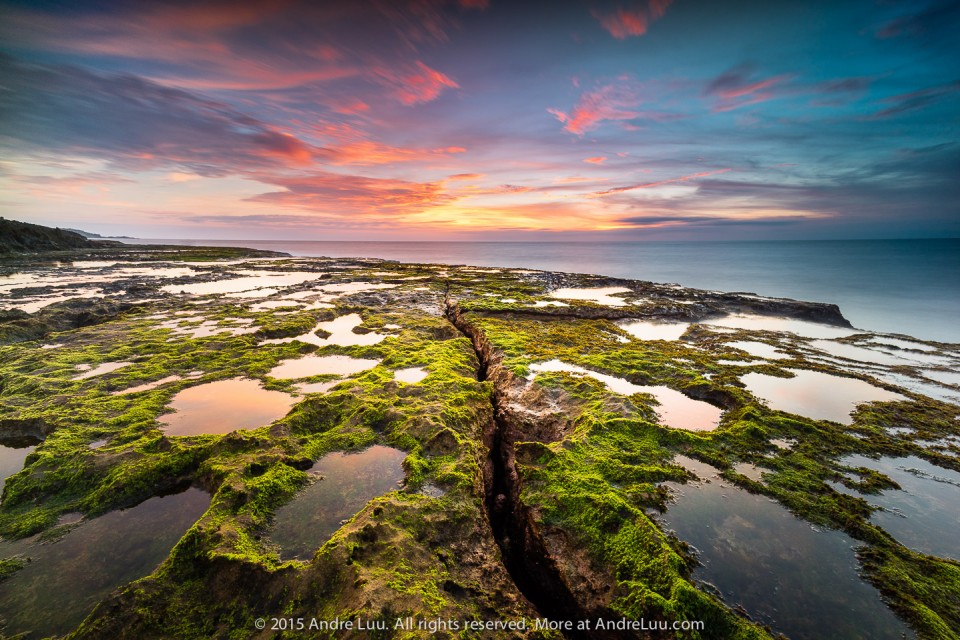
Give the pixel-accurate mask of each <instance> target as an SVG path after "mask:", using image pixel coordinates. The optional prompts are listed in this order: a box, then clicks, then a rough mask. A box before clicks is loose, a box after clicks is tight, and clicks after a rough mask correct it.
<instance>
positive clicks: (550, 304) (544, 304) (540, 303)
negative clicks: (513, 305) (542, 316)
mask: <svg viewBox="0 0 960 640" xmlns="http://www.w3.org/2000/svg"><path fill="white" fill-rule="evenodd" d="M531 306H534V307H569V306H570V305H568V304H567V303H566V302H559V301H555V300H537V301H536V302H534V303H533V305H531Z"/></svg>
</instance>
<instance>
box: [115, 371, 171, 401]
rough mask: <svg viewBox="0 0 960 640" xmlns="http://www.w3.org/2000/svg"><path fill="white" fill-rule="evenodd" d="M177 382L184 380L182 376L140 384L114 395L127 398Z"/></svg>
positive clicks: (116, 392)
mask: <svg viewBox="0 0 960 640" xmlns="http://www.w3.org/2000/svg"><path fill="white" fill-rule="evenodd" d="M177 380H183V378H181V377H180V376H167V377H166V378H160V379H159V380H154V381H153V382H145V383H143V384H138V385H137V386H135V387H129V388H127V389H121V390H120V391H114V392H113V394H112V395H115V396H125V395H127V394H129V393H139V392H141V391H150V390H151V389H156V388H157V387H160V386H163V385H165V384H167V383H170V382H176V381H177Z"/></svg>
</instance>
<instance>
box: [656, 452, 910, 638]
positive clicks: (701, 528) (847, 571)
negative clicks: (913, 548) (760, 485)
mask: <svg viewBox="0 0 960 640" xmlns="http://www.w3.org/2000/svg"><path fill="white" fill-rule="evenodd" d="M676 461H677V462H678V463H679V464H681V465H683V466H684V467H686V468H687V469H690V470H691V471H693V472H694V473H696V474H697V475H698V476H699V477H700V478H702V479H708V480H710V482H708V483H699V484H686V485H680V484H676V483H667V486H668V487H669V488H670V489H671V491H672V492H673V493H674V494H675V495H676V496H677V499H676V502H675V503H674V504H672V505H670V507H669V509H668V510H667V512H666V514H664V515H663V516H662V517H661V518H660V519H661V521H662V522H663V525H664V528H665V529H672V530H674V531H675V532H676V533H677V535H678V537H679V538H680V539H682V540H685V541H686V542H688V543H690V544H691V545H693V546H694V547H695V548H696V549H697V551H698V557H699V559H700V561H701V562H702V563H703V566H702V567H700V568H698V569H697V570H696V572H695V573H694V577H695V579H697V580H698V581H701V582H708V583H710V584H713V585H714V586H715V587H717V589H719V590H720V592H721V593H722V594H723V598H724V600H725V601H726V602H727V604H729V605H731V606H735V605H737V604H741V605H743V607H744V608H745V609H746V610H747V612H748V613H749V614H750V615H751V616H752V617H754V618H755V619H757V620H759V621H760V622H762V623H764V624H769V625H770V626H771V627H773V628H774V630H776V631H778V632H780V633H784V634H786V635H787V636H788V637H790V638H794V639H804V638H810V639H814V638H816V639H821V638H826V637H831V638H873V639H885V638H891V639H893V638H901V634H904V633H906V634H907V636H908V637H909V636H910V635H911V634H910V632H909V629H908V628H907V627H906V625H905V624H904V623H903V622H901V621H900V620H899V619H898V618H897V617H896V616H895V615H894V614H893V613H892V612H891V611H890V610H889V609H888V608H887V607H886V605H884V604H883V601H882V600H881V599H880V594H879V592H877V590H876V589H875V588H874V587H872V586H871V585H869V584H867V583H866V582H864V581H863V580H862V579H861V578H860V577H859V575H858V574H857V562H856V558H855V556H854V546H855V545H856V542H855V541H854V540H853V539H851V538H850V537H848V536H847V535H845V534H843V533H840V532H838V531H830V530H820V529H817V528H815V527H813V526H811V525H810V524H809V523H807V522H804V521H803V520H800V519H799V518H797V517H795V516H794V515H793V514H791V513H790V512H789V511H787V510H786V509H785V508H783V507H782V506H780V505H779V504H777V503H776V502H773V501H772V500H770V499H769V498H767V497H764V496H760V495H754V494H751V493H748V492H746V491H743V490H741V489H738V488H736V487H734V486H732V485H730V484H729V483H728V482H726V481H724V480H722V479H720V478H719V476H718V472H717V470H716V469H714V468H713V467H711V466H709V465H706V464H704V463H702V462H699V461H697V460H693V459H691V458H687V457H684V456H678V457H677V459H676Z"/></svg>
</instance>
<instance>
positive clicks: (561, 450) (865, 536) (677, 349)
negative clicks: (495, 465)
mask: <svg viewBox="0 0 960 640" xmlns="http://www.w3.org/2000/svg"><path fill="white" fill-rule="evenodd" d="M470 321H471V322H473V323H475V324H476V325H477V326H478V327H480V328H481V329H482V330H483V331H484V333H485V335H486V336H487V338H488V339H489V340H490V342H491V343H492V344H493V345H494V346H495V348H497V349H498V350H501V351H502V353H503V364H504V366H505V367H506V368H508V369H510V370H511V371H512V372H513V373H514V374H518V375H526V374H528V372H529V364H530V363H532V362H536V361H542V360H547V359H552V358H558V359H561V360H563V361H565V362H569V363H571V364H577V365H580V366H584V367H587V368H591V369H594V370H597V371H602V372H605V373H610V374H613V375H618V376H622V377H624V378H626V379H628V380H630V381H632V382H636V383H640V384H666V385H668V386H671V387H673V388H675V389H677V390H680V391H683V390H687V391H688V392H689V391H690V390H691V389H693V390H696V389H698V388H700V389H703V388H706V389H707V390H712V391H714V392H715V396H716V397H720V398H722V399H723V401H724V404H725V405H726V407H725V408H726V409H727V410H726V413H725V415H724V418H723V421H722V423H721V426H720V428H718V429H717V430H716V431H713V432H708V433H689V432H683V431H681V430H674V429H666V428H663V427H660V426H658V425H655V424H651V420H650V419H651V416H650V411H649V407H644V406H643V404H644V403H643V401H642V400H643V396H637V397H635V398H629V399H626V400H625V401H619V402H616V403H613V404H611V402H610V399H611V397H615V394H611V393H610V392H608V391H605V390H604V388H603V385H602V384H600V383H597V382H596V381H592V380H590V379H587V378H581V377H573V376H569V375H567V374H548V373H541V374H539V375H538V376H537V383H538V384H542V385H547V386H551V385H559V386H560V387H562V388H563V389H564V390H565V391H566V392H567V393H568V394H569V395H570V396H571V397H574V398H579V399H580V400H581V401H586V402H585V404H584V405H583V408H582V409H581V410H580V413H579V415H578V417H577V418H576V420H575V424H576V428H575V429H574V430H573V431H572V433H570V434H569V435H567V438H566V439H565V440H564V441H563V442H562V443H554V444H550V445H548V450H549V451H550V454H549V455H546V456H541V458H540V459H539V461H538V462H539V464H530V465H521V469H522V471H523V478H524V482H525V484H524V487H525V488H524V495H523V500H524V502H525V503H527V504H530V505H534V506H535V507H536V509H538V510H539V512H540V515H541V517H542V518H543V521H544V523H546V524H548V525H555V526H561V527H562V528H564V529H565V530H567V531H569V532H571V533H573V534H574V535H575V536H577V539H578V540H581V541H583V542H584V543H585V544H586V545H587V546H588V547H589V548H590V549H591V551H592V552H593V553H594V554H595V557H597V558H603V559H604V562H605V563H607V565H608V566H611V567H616V569H617V571H622V570H623V560H622V558H621V557H620V556H618V555H616V554H615V553H613V552H612V551H611V549H610V547H609V545H610V544H611V542H610V541H611V539H615V538H616V536H611V535H610V534H609V532H608V531H605V530H603V527H604V526H606V525H609V526H610V527H612V529H613V530H619V528H622V527H623V526H625V523H630V524H631V526H636V525H635V524H634V523H635V522H637V521H638V518H640V517H644V518H645V516H644V515H643V514H642V512H641V511H639V509H642V508H643V507H644V506H647V507H650V506H654V507H656V506H658V505H657V504H655V503H657V502H659V500H662V497H661V496H657V495H656V494H655V493H653V492H651V491H650V488H651V487H652V486H654V483H655V482H657V481H658V480H657V479H654V478H653V477H651V476H656V475H657V472H654V473H652V474H651V475H648V476H646V478H645V477H644V473H650V472H649V470H648V469H644V470H643V471H639V470H636V469H629V472H633V473H635V474H636V475H635V476H633V478H631V479H632V480H633V483H631V484H628V485H627V486H623V483H624V482H625V480H624V477H625V474H627V475H628V476H629V475H630V473H628V471H627V470H625V468H624V466H623V465H622V464H621V463H619V462H618V460H619V459H620V457H621V456H622V455H623V452H624V451H630V452H631V453H632V449H631V448H630V447H631V445H632V443H631V442H630V440H631V438H627V442H624V441H623V440H620V441H617V440H616V439H611V438H610V434H611V433H613V432H616V430H617V429H618V428H624V427H625V426H627V425H628V427H627V433H640V432H641V431H642V430H643V429H648V430H651V429H652V430H653V432H655V433H656V436H655V437H653V438H650V437H649V432H646V433H644V436H646V438H645V439H644V440H642V444H641V445H640V446H641V448H645V449H646V452H645V455H646V456H647V459H648V460H652V461H653V462H655V463H656V462H657V461H659V462H663V461H664V460H667V461H668V460H669V459H670V458H672V456H673V454H674V453H684V454H686V455H692V456H694V457H696V458H699V459H701V460H703V461H705V462H708V463H710V464H713V465H715V466H718V467H719V468H720V469H722V470H725V471H724V477H726V478H727V479H728V480H731V481H733V482H735V483H737V484H738V485H740V486H741V487H743V488H745V489H747V490H749V491H752V492H758V493H764V494H766V495H769V496H771V497H773V498H775V499H777V500H778V501H779V502H780V503H781V504H783V505H784V506H786V507H788V508H789V509H790V510H791V511H793V512H794V513H795V514H797V515H799V516H801V517H803V518H805V519H807V520H810V521H811V522H814V523H817V524H821V525H825V526H829V527H833V528H838V529H841V530H843V531H845V532H846V533H848V534H850V535H851V536H853V537H854V538H856V539H858V540H860V541H862V542H864V543H866V544H868V545H869V546H868V547H866V552H865V554H864V557H865V558H867V557H869V558H871V561H869V562H867V561H864V562H863V567H864V569H865V574H866V576H867V578H868V579H870V581H871V582H873V583H874V584H875V585H876V586H877V587H878V588H879V589H880V590H881V592H882V593H883V595H884V596H885V597H886V598H887V599H888V600H889V601H890V602H891V604H892V606H893V607H894V608H895V609H896V610H897V611H898V612H899V613H900V614H901V615H903V617H904V618H906V619H907V620H908V621H910V622H911V623H912V624H913V625H914V627H915V629H917V631H918V632H919V634H920V635H921V637H930V638H938V637H956V634H957V633H958V629H960V626H958V625H957V621H956V615H955V611H956V602H957V598H958V597H960V584H958V583H957V582H956V580H955V578H954V576H955V575H956V574H955V572H956V570H957V568H958V563H956V562H954V561H952V560H948V559H942V558H934V557H929V556H923V555H921V554H916V553H914V552H911V551H909V550H906V549H904V548H903V547H902V546H900V545H899V544H898V543H897V542H896V541H895V540H894V539H893V538H891V537H890V536H889V535H888V534H887V533H886V532H884V531H883V530H882V529H880V528H879V527H877V526H875V525H873V524H871V523H870V522H869V517H870V513H871V511H872V510H871V508H870V507H869V505H868V504H867V503H866V501H865V500H863V499H861V498H857V497H853V496H848V495H845V494H841V493H839V492H837V491H835V490H833V489H832V488H831V487H830V486H829V485H827V484H826V481H828V480H834V481H838V480H841V479H842V478H843V475H842V473H843V471H846V470H847V469H846V468H845V467H843V466H842V465H840V463H839V462H838V461H839V460H840V459H841V458H842V457H843V456H844V455H847V454H851V453H864V454H867V455H893V456H898V455H899V456H902V455H910V454H914V455H919V456H921V457H923V458H925V459H927V460H929V461H931V462H933V463H935V464H940V465H941V466H944V467H947V468H953V469H956V468H957V465H958V462H957V459H956V458H954V457H952V456H949V455H945V454H944V453H942V452H938V451H935V450H930V449H928V448H925V447H921V446H919V445H917V444H915V443H914V442H913V440H921V439H923V438H932V437H942V436H943V435H948V434H956V433H957V432H958V425H957V423H956V420H955V417H956V415H957V409H956V407H954V406H952V405H948V404H945V403H942V402H937V401H935V400H930V399H928V398H925V397H923V396H917V395H914V394H908V395H912V396H913V397H912V398H911V399H909V400H906V401H900V402H883V403H867V404H864V405H861V406H860V407H859V409H858V410H857V411H856V412H854V415H853V423H852V425H850V426H843V425H838V424H836V423H832V422H828V421H816V420H810V419H807V418H803V417H802V416H794V415H791V414H785V413H781V412H777V411H772V410H769V409H767V408H766V407H765V406H763V405H762V404H759V403H757V402H756V400H755V399H753V398H752V396H750V394H749V393H747V392H746V391H745V390H744V389H743V388H742V387H739V386H736V385H735V382H734V381H735V379H736V378H737V377H738V376H739V375H740V374H741V373H742V372H741V371H737V372H736V373H735V374H732V372H730V369H729V368H728V367H723V365H719V364H717V357H718V356H717V355H715V354H713V353H703V352H700V351H698V350H696V349H692V348H691V347H690V346H688V345H686V344H683V342H682V341H678V342H673V343H669V342H662V341H660V342H657V343H656V344H655V346H653V345H652V343H650V342H644V341H632V342H630V343H622V344H621V343H619V342H616V341H614V340H612V339H611V335H612V331H615V329H613V328H612V327H611V324H610V322H609V321H608V320H604V319H600V320H567V321H564V322H563V323H560V322H557V321H556V320H555V319H551V318H532V317H530V316H521V315H509V314H508V315H503V314H497V315H495V316H488V315H483V314H472V315H471V317H470ZM746 335H749V334H745V335H743V336H741V335H738V336H737V337H738V338H740V337H746ZM725 339H729V337H727V336H725ZM724 355H725V354H724ZM678 361H679V362H678ZM782 364H794V365H795V364H796V362H795V361H793V360H790V361H787V362H785V363H779V362H778V363H777V364H775V365H766V366H765V367H764V369H765V371H764V372H767V373H772V374H774V375H777V374H779V375H784V374H783V373H781V371H782V369H781V365H782ZM804 367H805V368H814V369H817V368H819V369H821V370H825V371H827V372H829V373H834V374H836V373H838V370H837V369H836V368H835V367H832V366H825V365H821V366H809V364H807V363H804ZM713 372H720V373H721V374H720V375H715V376H713V378H712V379H710V380H708V379H706V378H705V377H704V376H703V374H704V373H713ZM861 376H862V374H861V375H858V376H857V377H861ZM637 400H640V402H639V403H638V402H637ZM611 406H613V407H618V408H619V411H618V412H615V413H613V414H611V413H609V408H610V407H611ZM890 426H911V427H914V428H915V433H914V436H913V437H912V438H911V439H909V440H907V439H903V438H899V437H893V436H890V435H889V434H888V433H887V432H886V431H885V430H884V427H890ZM634 437H635V436H634ZM784 437H789V438H793V439H796V440H797V442H798V444H797V445H796V446H794V447H793V449H792V450H791V451H787V452H781V451H779V450H778V449H777V448H776V447H774V446H773V445H771V444H770V443H769V441H770V440H771V439H774V438H784ZM608 440H610V441H611V442H609V443H608ZM613 442H615V443H616V444H615V445H613V444H612V443H613ZM638 444H640V443H638ZM540 446H542V445H540ZM623 447H628V448H626V449H624V448H623ZM605 448H606V449H607V450H604V449H605ZM771 451H772V452H773V455H772V456H771ZM627 455H628V457H629V456H630V455H631V454H627ZM599 461H602V462H599ZM738 461H747V462H752V463H755V464H759V465H761V467H762V469H763V471H764V472H765V475H764V478H763V482H757V481H754V480H750V479H749V478H746V477H745V476H742V475H740V474H737V473H735V472H733V471H732V465H733V464H734V463H735V462H738ZM659 471H660V472H662V473H663V474H667V473H669V470H668V469H667V468H663V469H660V470H659ZM865 475H866V484H863V483H861V484H860V485H859V487H858V488H860V489H862V490H864V491H870V490H875V488H881V487H884V486H890V485H891V484H892V481H890V480H889V478H886V477H885V476H883V475H882V474H878V473H875V472H874V473H873V474H870V473H867V474H865ZM645 479H646V480H647V484H646V485H644V482H643V481H644V480H645ZM662 479H664V478H660V480H662ZM628 487H629V489H628ZM636 495H640V496H642V498H643V499H642V501H641V503H640V504H636V503H633V502H632V500H635V497H634V496H636ZM651 498H652V499H651ZM644 503H646V504H644ZM584 513H587V514H590V515H589V516H587V517H581V516H582V514H584ZM604 514H606V515H604ZM611 514H613V515H611ZM616 514H619V516H618V515H616ZM610 518H612V519H613V521H612V523H611V522H610ZM647 524H649V521H648V522H647ZM650 526H652V525H650ZM681 551H682V550H681ZM642 560H643V556H642V554H640V555H639V556H638V558H637V561H638V562H642ZM931 572H932V573H933V574H936V575H938V576H940V578H941V581H940V583H939V584H938V586H937V588H936V589H933V588H932V584H933V583H931V582H930V581H929V580H925V579H923V577H924V576H926V575H929V574H930V573H931ZM681 575H683V574H681ZM639 584H646V583H645V582H642V581H640V582H639ZM661 597H662V596H661ZM951 607H953V608H951ZM944 629H946V630H948V635H944Z"/></svg>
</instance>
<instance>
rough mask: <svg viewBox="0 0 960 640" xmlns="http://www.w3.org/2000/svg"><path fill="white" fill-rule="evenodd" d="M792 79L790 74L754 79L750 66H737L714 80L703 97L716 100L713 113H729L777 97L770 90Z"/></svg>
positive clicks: (705, 90)
mask: <svg viewBox="0 0 960 640" xmlns="http://www.w3.org/2000/svg"><path fill="white" fill-rule="evenodd" d="M792 77H793V76H792V75H791V74H781V75H777V76H771V77H769V78H763V79H755V78H753V67H752V66H750V65H739V66H737V67H733V68H732V69H729V70H728V71H725V72H724V73H722V74H720V75H719V76H717V77H716V78H714V79H713V80H712V81H711V82H710V83H709V84H708V85H707V86H706V88H705V89H704V90H703V95H705V96H712V97H714V98H716V102H715V104H714V106H713V110H714V111H715V112H723V111H731V110H733V109H739V108H740V107H745V106H747V105H751V104H757V103H759V102H766V101H767V100H771V99H773V98H775V97H778V95H777V94H776V93H775V92H774V91H772V89H773V88H774V87H776V86H778V85H781V84H783V82H785V81H787V80H789V79H790V78H792Z"/></svg>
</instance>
